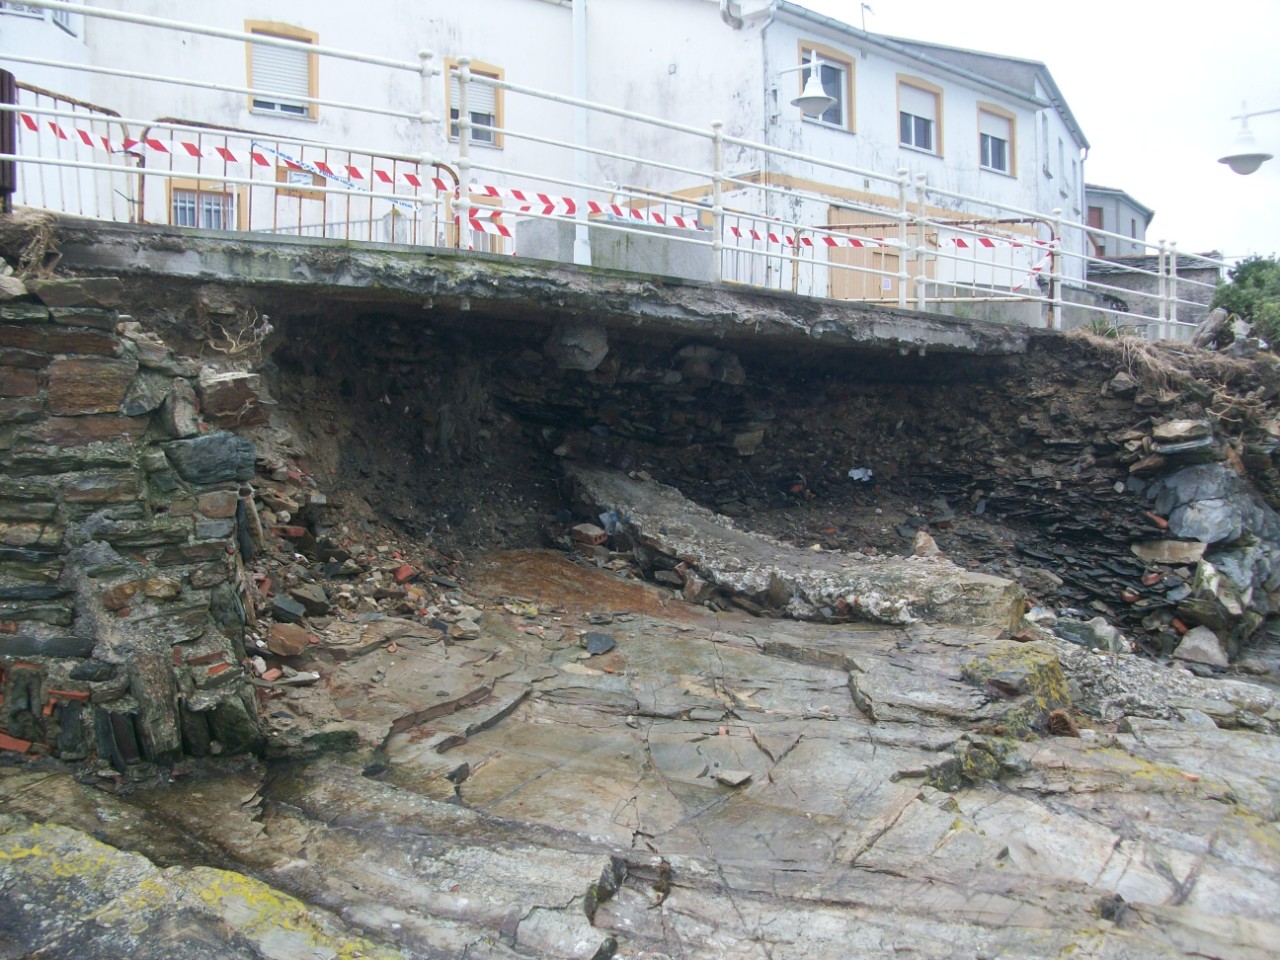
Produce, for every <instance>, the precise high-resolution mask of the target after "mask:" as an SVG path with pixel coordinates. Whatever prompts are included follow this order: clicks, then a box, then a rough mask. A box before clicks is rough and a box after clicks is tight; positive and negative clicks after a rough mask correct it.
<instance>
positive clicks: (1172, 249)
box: [1168, 241, 1178, 340]
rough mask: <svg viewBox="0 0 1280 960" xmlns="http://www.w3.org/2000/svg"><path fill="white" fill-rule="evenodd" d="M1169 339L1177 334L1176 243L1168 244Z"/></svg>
mask: <svg viewBox="0 0 1280 960" xmlns="http://www.w3.org/2000/svg"><path fill="white" fill-rule="evenodd" d="M1168 336H1169V339H1170V340H1172V339H1174V338H1176V337H1177V336H1178V244H1177V242H1176V241H1174V242H1171V243H1170V244H1169V333H1168Z"/></svg>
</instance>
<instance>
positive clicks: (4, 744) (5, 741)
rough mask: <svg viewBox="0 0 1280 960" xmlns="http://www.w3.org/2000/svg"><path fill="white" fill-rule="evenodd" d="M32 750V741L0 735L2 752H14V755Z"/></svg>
mask: <svg viewBox="0 0 1280 960" xmlns="http://www.w3.org/2000/svg"><path fill="white" fill-rule="evenodd" d="M30 749H31V741H30V740H19V739H18V738H17V737H11V736H9V735H8V734H7V733H0V750H12V751H13V752H14V753H26V752H27V751H28V750H30Z"/></svg>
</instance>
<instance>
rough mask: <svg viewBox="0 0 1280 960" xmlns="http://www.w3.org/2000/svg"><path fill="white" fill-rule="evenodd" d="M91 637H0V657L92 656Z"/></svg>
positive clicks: (18, 635) (23, 635)
mask: <svg viewBox="0 0 1280 960" xmlns="http://www.w3.org/2000/svg"><path fill="white" fill-rule="evenodd" d="M93 645H94V640H93V638H92V637H69V636H58V637H32V636H27V635H26V634H21V633H18V634H13V635H11V636H3V635H0V656H5V657H74V658H76V659H84V658H86V657H89V656H92V655H93Z"/></svg>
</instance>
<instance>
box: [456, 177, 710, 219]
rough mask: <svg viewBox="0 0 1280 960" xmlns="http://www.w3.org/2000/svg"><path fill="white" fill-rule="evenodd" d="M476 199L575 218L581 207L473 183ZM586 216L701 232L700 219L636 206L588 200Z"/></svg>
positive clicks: (546, 195) (557, 198) (552, 196)
mask: <svg viewBox="0 0 1280 960" xmlns="http://www.w3.org/2000/svg"><path fill="white" fill-rule="evenodd" d="M470 191H471V195H472V196H473V197H492V198H494V199H498V200H516V201H518V202H519V203H521V204H523V206H520V207H517V208H516V209H515V210H513V211H511V212H513V213H517V214H520V213H539V214H542V215H543V216H548V217H549V216H566V217H572V216H575V215H576V214H577V212H578V204H577V202H576V201H575V200H574V199H573V197H561V196H557V195H555V194H549V193H534V192H532V191H529V190H516V189H513V188H511V187H495V186H492V185H490V184H485V183H473V184H471V186H470ZM586 206H587V213H588V214H590V215H594V216H601V217H602V216H612V217H617V218H618V219H620V220H634V221H636V222H639V223H654V224H657V225H658V226H660V227H679V228H681V229H683V230H701V229H702V225H701V224H700V223H699V222H698V218H697V217H696V216H694V217H686V216H682V215H679V214H663V213H658V212H657V211H655V210H637V209H636V208H635V207H624V206H622V205H620V204H616V203H600V202H598V201H596V200H588V201H587V204H586Z"/></svg>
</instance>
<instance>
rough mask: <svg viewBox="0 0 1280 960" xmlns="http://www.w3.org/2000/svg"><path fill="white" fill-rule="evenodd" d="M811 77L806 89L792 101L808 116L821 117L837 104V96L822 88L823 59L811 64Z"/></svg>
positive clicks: (806, 83) (805, 84) (794, 105)
mask: <svg viewBox="0 0 1280 960" xmlns="http://www.w3.org/2000/svg"><path fill="white" fill-rule="evenodd" d="M810 67H811V69H810V70H809V79H808V80H806V81H805V82H804V90H802V91H801V93H800V96H798V97H796V98H795V99H794V100H792V101H791V105H792V106H793V107H799V108H800V112H801V113H803V114H804V115H805V116H806V117H820V116H822V115H823V114H824V113H826V112H827V111H828V110H830V109H831V108H832V107H833V106H835V102H836V98H835V97H832V96H829V95H828V94H827V91H826V90H824V89H822V78H821V77H820V76H819V74H820V73H821V72H822V63H821V61H816V60H815V61H814V62H813V63H812V64H811V65H810Z"/></svg>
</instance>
